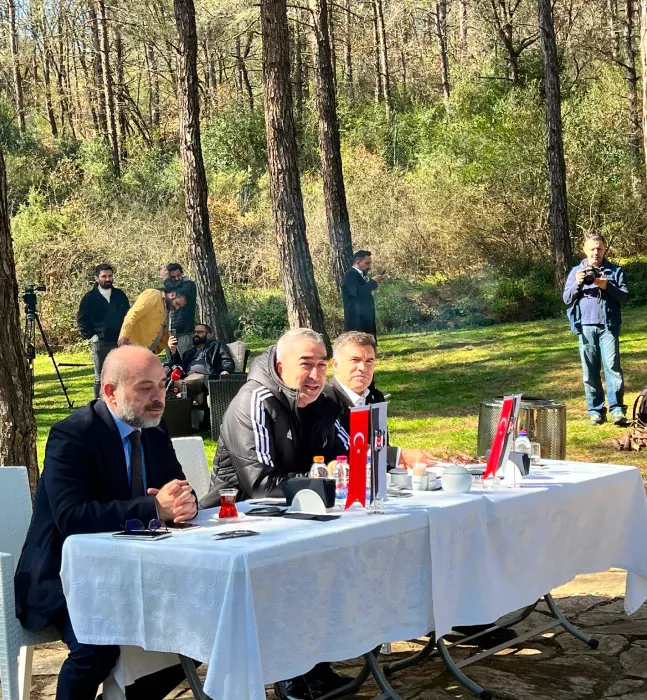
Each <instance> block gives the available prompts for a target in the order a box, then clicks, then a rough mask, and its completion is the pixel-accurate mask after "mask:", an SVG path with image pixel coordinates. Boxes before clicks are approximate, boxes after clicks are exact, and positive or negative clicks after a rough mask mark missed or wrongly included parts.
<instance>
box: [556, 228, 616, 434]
mask: <svg viewBox="0 0 647 700" xmlns="http://www.w3.org/2000/svg"><path fill="white" fill-rule="evenodd" d="M606 251H607V243H606V241H605V239H604V237H603V236H601V235H599V234H592V235H590V236H587V238H586V240H585V241H584V253H585V254H586V259H585V260H582V262H581V263H580V264H579V265H576V266H575V267H574V268H573V269H572V270H571V271H570V273H569V275H568V279H567V280H566V284H565V286H564V303H565V304H566V305H567V307H568V308H567V310H566V315H567V316H568V319H569V321H570V323H571V330H572V331H573V333H577V334H578V336H579V345H580V358H581V360H582V375H583V379H584V393H585V395H586V405H587V410H588V413H589V416H590V417H591V425H600V424H601V423H604V422H605V420H606V408H605V406H604V389H603V388H602V378H601V376H600V368H601V367H603V368H604V381H605V384H606V388H607V395H608V399H609V413H610V414H611V419H612V420H613V423H614V424H615V425H621V426H622V425H626V423H627V418H626V410H627V407H626V406H625V405H624V403H623V400H624V392H625V388H624V379H623V377H622V368H621V367H620V346H619V342H618V336H619V335H620V326H621V323H622V316H621V311H620V305H621V304H624V303H625V302H626V301H627V300H628V299H629V290H628V289H627V280H626V278H625V273H624V271H623V269H622V268H621V267H620V265H615V264H614V263H611V262H609V261H608V260H607V259H606V258H605V257H604V256H605V253H606Z"/></svg>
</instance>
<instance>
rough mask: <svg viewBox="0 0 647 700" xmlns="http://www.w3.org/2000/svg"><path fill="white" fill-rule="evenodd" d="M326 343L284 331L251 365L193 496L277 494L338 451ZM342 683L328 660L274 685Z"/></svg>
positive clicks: (299, 696)
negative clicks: (327, 391) (202, 489)
mask: <svg viewBox="0 0 647 700" xmlns="http://www.w3.org/2000/svg"><path fill="white" fill-rule="evenodd" d="M326 368H327V356H326V346H325V345H324V342H323V338H322V337H321V336H320V335H319V333H315V332H314V331H312V330H310V329H308V328H299V329H297V330H292V331H288V332H287V333H285V334H284V335H283V336H282V337H281V338H280V339H279V341H278V343H277V344H276V345H275V346H272V347H271V348H269V349H268V350H266V351H265V352H264V353H263V354H262V355H261V356H260V357H258V358H256V360H254V362H253V363H252V367H251V369H250V372H249V378H248V380H247V383H246V384H245V385H244V386H243V387H242V388H241V389H240V391H239V392H238V394H237V395H236V397H235V398H234V400H233V401H232V402H231V404H230V405H229V408H228V409H227V411H226V413H225V416H224V418H223V422H222V429H221V431H220V439H219V440H218V449H217V451H216V456H215V457H214V460H213V476H212V479H211V490H210V491H209V493H208V494H207V495H206V496H205V497H204V498H203V499H202V501H201V502H200V507H202V508H210V507H212V506H215V505H219V504H220V490H221V489H223V488H232V487H233V488H237V489H238V497H239V499H242V500H245V499H248V498H258V497H262V496H271V497H274V496H278V497H281V498H282V497H283V492H282V490H281V482H282V481H284V480H285V479H289V478H290V477H292V476H296V475H299V476H303V475H304V474H307V473H308V471H309V470H310V466H311V465H312V461H313V457H314V456H315V455H322V456H323V457H324V459H326V461H328V460H330V459H333V458H334V457H335V456H337V455H338V454H341V451H342V450H343V445H342V444H341V443H340V442H338V432H339V430H340V426H339V423H338V422H337V416H338V415H339V413H340V411H339V408H338V407H337V405H336V404H335V403H334V402H333V401H329V400H328V399H326V398H325V397H324V396H321V390H322V389H323V386H324V383H325V381H326ZM349 681H350V678H348V677H346V676H342V675H340V674H338V673H337V672H336V671H334V670H333V668H332V666H331V665H330V664H328V663H320V664H317V665H316V666H315V667H314V668H313V669H311V670H310V671H308V673H306V674H305V675H303V676H298V677H297V678H291V679H289V680H286V681H281V682H279V683H276V684H275V686H274V692H275V695H276V697H277V698H279V700H313V698H315V697H320V696H321V695H323V694H325V693H326V692H328V691H331V690H336V689H337V688H340V687H342V686H344V685H346V684H347V683H348V682H349Z"/></svg>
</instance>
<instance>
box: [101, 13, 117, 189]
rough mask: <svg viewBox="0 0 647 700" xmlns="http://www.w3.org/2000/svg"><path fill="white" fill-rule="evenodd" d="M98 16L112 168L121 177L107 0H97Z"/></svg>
mask: <svg viewBox="0 0 647 700" xmlns="http://www.w3.org/2000/svg"><path fill="white" fill-rule="evenodd" d="M95 3H96V8H97V16H98V19H99V39H100V45H101V68H102V71H103V84H104V87H105V92H106V117H107V121H108V134H109V137H110V152H111V154H112V169H113V171H114V174H115V177H117V178H119V177H121V164H120V162H119V138H118V137H117V119H116V109H115V94H114V89H113V85H112V71H111V68H110V41H109V38H108V15H107V12H106V3H105V0H95Z"/></svg>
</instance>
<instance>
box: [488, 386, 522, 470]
mask: <svg viewBox="0 0 647 700" xmlns="http://www.w3.org/2000/svg"><path fill="white" fill-rule="evenodd" d="M513 406H514V399H513V398H512V397H509V398H506V399H505V401H504V402H503V406H501V415H500V416H499V424H498V425H497V429H496V433H495V434H494V440H493V441H492V449H491V450H490V456H489V457H488V461H487V467H486V469H485V473H484V474H483V478H484V479H487V478H488V477H489V476H494V475H495V474H496V473H497V471H498V470H499V467H500V466H501V459H502V457H503V450H504V447H505V440H506V435H507V434H508V432H509V430H510V419H511V418H512V408H513Z"/></svg>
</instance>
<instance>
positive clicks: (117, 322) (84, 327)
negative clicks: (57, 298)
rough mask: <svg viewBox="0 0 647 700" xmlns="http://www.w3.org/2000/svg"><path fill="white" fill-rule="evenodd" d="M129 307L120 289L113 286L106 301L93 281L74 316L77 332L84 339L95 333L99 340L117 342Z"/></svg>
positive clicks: (126, 298)
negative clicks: (92, 285)
mask: <svg viewBox="0 0 647 700" xmlns="http://www.w3.org/2000/svg"><path fill="white" fill-rule="evenodd" d="M129 308H130V302H129V301H128V297H127V296H126V295H125V294H124V292H123V291H122V290H121V289H117V287H113V288H112V293H111V294H110V302H108V301H107V300H106V299H105V297H104V296H103V295H102V294H101V292H100V291H99V285H98V284H97V283H96V282H95V284H94V287H93V288H92V289H91V290H90V291H89V292H86V293H85V294H84V295H83V299H81V304H80V305H79V313H78V314H77V317H76V322H77V325H78V327H79V333H80V334H81V335H82V336H83V337H84V338H85V339H86V340H89V339H90V338H91V337H92V336H93V335H95V334H96V335H98V336H99V340H104V341H108V342H117V338H119V331H121V324H122V323H123V322H124V318H125V317H126V314H127V313H128V309H129Z"/></svg>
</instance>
